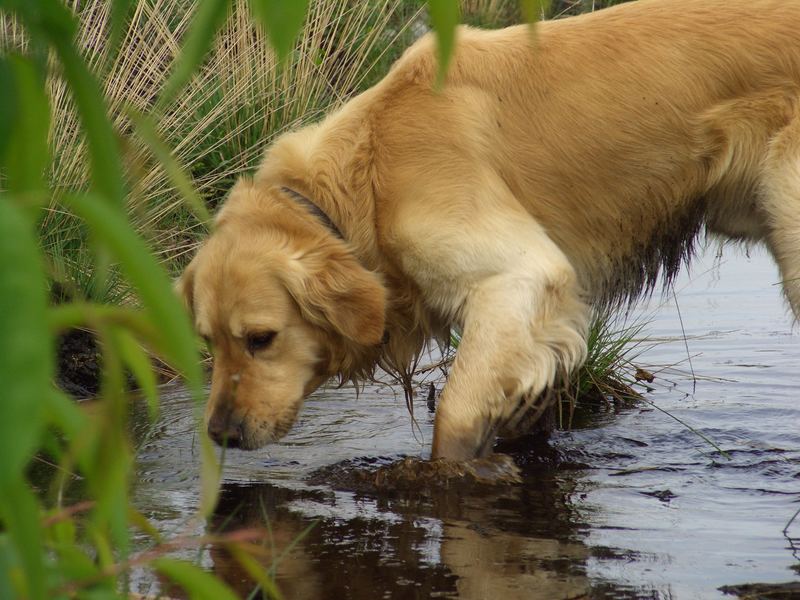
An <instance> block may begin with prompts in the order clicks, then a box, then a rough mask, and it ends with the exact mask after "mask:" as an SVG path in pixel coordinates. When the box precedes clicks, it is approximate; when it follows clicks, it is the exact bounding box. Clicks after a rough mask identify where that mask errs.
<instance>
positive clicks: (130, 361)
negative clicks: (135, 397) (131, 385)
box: [112, 328, 158, 421]
mask: <svg viewBox="0 0 800 600" xmlns="http://www.w3.org/2000/svg"><path fill="white" fill-rule="evenodd" d="M112 335H113V336H114V338H115V340H114V341H115V343H116V345H117V348H118V349H119V353H120V357H121V358H122V361H123V362H124V363H125V366H127V367H128V368H129V369H130V370H131V373H132V374H133V376H134V377H135V378H136V382H137V383H138V384H139V389H140V390H141V392H142V394H143V395H144V397H145V400H146V401H147V410H148V413H149V415H150V419H152V420H153V421H155V420H156V419H157V418H158V382H157V381H156V376H155V373H154V372H153V365H152V364H151V363H150V358H149V357H148V356H147V353H146V352H145V351H144V350H143V349H142V347H141V346H140V345H139V342H137V341H136V338H135V337H133V336H132V335H131V334H130V333H129V332H128V331H126V330H125V329H121V328H116V329H114V330H112Z"/></svg>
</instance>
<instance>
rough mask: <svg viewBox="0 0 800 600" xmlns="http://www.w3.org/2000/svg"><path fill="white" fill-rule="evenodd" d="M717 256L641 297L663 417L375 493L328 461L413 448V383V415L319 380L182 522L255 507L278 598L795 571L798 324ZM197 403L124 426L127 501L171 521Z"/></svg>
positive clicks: (763, 289) (628, 413)
mask: <svg viewBox="0 0 800 600" xmlns="http://www.w3.org/2000/svg"><path fill="white" fill-rule="evenodd" d="M712 258H713V254H709V255H707V256H706V257H701V259H700V260H699V261H698V263H697V264H696V267H695V269H694V273H696V274H699V277H698V278H697V280H696V281H695V283H694V284H693V285H689V286H688V287H687V286H686V282H687V278H684V279H682V280H681V281H679V282H678V284H677V285H676V289H677V292H678V293H677V297H678V300H679V302H680V308H681V314H682V319H679V317H678V314H677V311H676V308H675V303H674V300H671V301H670V302H667V303H665V306H662V307H660V308H659V309H658V311H657V312H655V313H652V312H650V311H646V312H648V315H649V319H650V320H651V323H650V324H649V325H648V326H647V328H646V333H647V334H648V335H652V336H654V337H657V338H659V339H663V340H668V342H667V343H665V344H661V345H658V346H656V347H655V348H653V349H652V350H651V351H650V352H649V353H648V354H646V355H645V356H644V357H642V358H640V359H639V362H641V363H643V364H645V365H676V366H673V367H670V368H666V369H661V368H653V369H652V370H654V371H655V372H656V374H657V379H656V381H655V383H654V384H653V387H654V391H653V392H652V393H650V394H648V400H649V401H650V402H652V403H653V404H654V405H655V406H657V407H658V409H664V410H666V411H668V412H669V413H670V415H671V416H669V415H667V414H665V413H663V412H661V411H660V410H658V409H656V408H654V407H653V406H651V405H648V404H646V403H645V404H641V405H639V406H635V407H631V408H627V409H624V410H614V409H613V407H609V410H608V412H607V413H602V412H596V411H595V412H593V413H591V414H589V416H588V418H586V419H584V420H582V421H581V420H576V422H575V426H574V427H573V429H572V430H571V431H567V432H559V433H557V434H556V435H554V436H553V437H552V439H551V441H550V443H549V444H547V445H545V446H544V447H539V448H536V449H531V448H525V447H517V448H508V450H510V451H513V452H515V453H516V458H517V460H518V462H519V463H520V464H521V465H522V468H523V473H524V475H525V480H524V483H523V484H521V485H515V486H505V487H501V488H492V489H482V490H480V489H471V490H463V489H444V490H442V489H439V490H435V489H425V488H421V489H417V490H414V491H413V492H412V493H408V492H405V493H401V492H399V491H397V492H394V493H392V492H381V493H378V492H375V491H374V490H369V489H362V488H359V487H358V486H356V485H353V481H352V478H350V479H348V474H352V473H356V472H357V471H358V469H362V468H369V461H362V462H350V463H342V461H348V460H349V461H352V459H354V458H355V457H372V458H373V459H375V457H380V456H386V455H389V456H391V457H394V458H395V459H396V458H397V457H398V455H401V454H404V455H410V456H424V455H425V453H426V449H427V448H428V447H429V443H430V439H431V432H432V421H431V420H430V419H429V418H428V417H427V415H426V413H425V404H424V394H423V397H422V398H421V399H420V404H419V410H418V413H417V421H418V424H419V429H417V430H414V432H412V428H411V425H410V423H409V419H408V415H407V413H406V409H405V406H404V402H403V399H402V397H396V395H395V392H394V391H393V390H392V389H391V388H388V387H374V388H368V389H366V390H364V391H363V392H362V394H361V395H360V396H359V397H358V398H356V397H355V394H354V393H353V391H352V390H351V389H342V390H325V391H323V392H322V393H321V394H319V395H317V396H315V397H314V398H312V399H311V400H310V401H309V402H308V403H307V405H306V407H305V408H304V410H303V413H302V414H301V417H300V420H299V422H298V424H297V426H296V428H295V429H294V431H293V432H292V433H291V434H290V436H289V437H288V438H287V439H286V440H284V441H283V442H282V443H280V444H276V445H273V446H271V447H269V448H267V449H265V450H263V451H259V452H251V453H245V452H241V451H229V452H228V453H227V455H226V466H225V481H226V483H225V485H224V487H223V490H222V499H221V502H220V505H219V507H218V508H217V513H216V515H215V517H214V518H213V519H212V521H211V522H209V523H207V524H205V525H203V524H200V525H199V526H198V527H197V528H196V529H195V532H196V533H203V531H204V530H216V529H218V528H221V527H223V526H224V528H227V529H231V528H237V527H242V526H248V525H257V524H258V525H264V524H266V523H267V522H268V523H269V526H270V528H271V530H272V532H273V533H272V538H273V542H274V547H273V546H270V545H269V544H267V545H266V547H265V550H264V552H263V554H262V555H261V556H260V561H261V563H262V564H263V565H264V566H265V567H268V566H271V565H273V563H275V561H276V560H277V559H278V558H280V560H279V561H278V562H277V565H276V567H275V572H276V577H277V581H278V584H279V585H280V587H281V589H282V590H283V591H284V595H285V597H286V598H289V599H293V598H298V599H302V598H336V599H337V600H338V599H339V598H357V599H358V598H370V599H372V598H383V597H386V598H428V597H440V598H499V599H500V600H513V599H516V598H533V599H536V598H542V599H551V598H584V597H585V598H672V597H675V598H720V597H722V593H721V592H719V591H718V588H719V587H720V586H722V585H725V584H739V583H745V582H755V581H760V582H765V581H767V582H781V581H788V580H792V579H794V580H797V579H798V573H797V571H795V570H792V567H793V566H795V567H796V565H797V564H798V559H797V557H796V556H794V555H793V549H792V543H794V544H795V545H798V542H800V540H798V538H800V521H798V522H796V523H795V524H794V525H793V527H792V528H790V530H789V531H788V533H787V534H784V533H783V528H784V527H785V525H786V523H787V521H788V520H789V519H790V518H791V516H792V514H794V512H795V511H797V509H798V506H800V504H798V503H799V502H800V405H798V403H797V392H796V390H797V384H798V380H797V365H798V364H800V341H798V339H797V337H796V336H792V335H790V325H791V324H790V320H789V318H788V317H787V315H786V312H785V309H784V306H783V304H782V303H781V300H780V298H779V290H778V288H777V287H776V286H774V285H773V283H774V282H775V281H777V275H776V274H775V273H774V267H772V265H771V263H770V262H769V259H768V258H767V257H766V255H754V256H753V257H752V258H750V259H748V258H746V257H735V258H732V259H731V261H730V262H729V263H728V264H723V265H722V266H721V267H719V268H717V269H716V270H714V269H712V270H710V271H707V272H706V269H707V268H708V267H710V266H711V262H712V261H711V259H712ZM704 261H705V262H704ZM718 273H719V277H717V274H718ZM681 321H682V322H681ZM682 328H683V329H684V330H685V332H686V334H687V338H688V345H689V356H691V358H692V360H691V369H690V368H689V364H688V360H687V351H686V348H685V342H684V340H683V339H682V338H681V337H680V333H681V329H682ZM691 370H694V372H695V374H696V375H697V378H696V381H693V380H692V378H691V375H690V371H691ZM193 411H194V408H193V407H192V405H191V401H190V400H189V399H188V397H187V396H186V395H185V394H184V393H183V392H182V391H181V390H179V389H176V391H175V392H174V394H167V396H166V399H165V405H164V408H163V415H164V417H163V419H162V420H161V421H160V422H159V423H158V424H157V425H156V426H155V427H149V426H148V427H145V426H142V427H143V429H142V430H141V431H139V432H138V435H139V436H140V440H141V449H140V452H139V456H138V465H139V482H138V484H137V486H136V490H135V494H134V499H133V501H134V504H135V506H137V507H138V508H139V509H140V510H142V511H143V512H144V513H145V514H146V515H147V516H149V517H150V518H152V519H153V520H154V521H155V522H157V523H158V525H159V528H161V529H162V531H164V532H168V533H171V532H175V531H184V529H182V528H185V526H186V519H187V516H188V515H190V514H192V513H193V512H194V511H195V509H196V506H197V502H198V493H197V490H198V482H197V471H198V469H197V461H198V456H197V455H198V449H197V444H196V440H195V438H194V420H193V417H192V415H193ZM673 417H674V418H673ZM675 418H677V419H680V421H681V422H682V423H685V424H688V425H690V426H691V427H692V428H693V429H694V431H692V430H690V429H688V428H687V426H686V425H684V424H682V423H679V422H678V421H676V420H675ZM698 433H700V434H702V435H703V436H705V437H706V438H710V439H711V440H713V441H714V443H716V444H717V445H719V446H720V447H721V448H722V449H723V450H725V451H726V454H727V457H728V458H725V457H724V456H723V455H721V454H720V453H718V452H717V451H716V450H714V448H713V447H711V446H710V445H709V443H708V442H706V441H704V440H703V438H701V437H700V436H699V435H697V434H698ZM330 465H338V466H337V467H334V468H333V470H330V469H329V470H328V471H323V473H325V474H326V477H327V479H326V478H325V477H322V478H320V477H319V473H320V469H321V468H323V467H326V466H330ZM337 469H338V473H339V475H341V477H338V476H335V475H336V474H337ZM314 473H317V476H315V477H314V478H312V479H309V477H311V475H312V474H314ZM311 522H316V523H317V525H316V526H315V527H314V528H313V529H312V530H311V531H310V532H309V533H308V534H307V536H305V537H304V538H303V539H301V540H299V541H298V542H297V543H296V544H295V545H294V546H292V547H291V549H290V550H289V551H288V552H285V550H286V549H287V548H289V547H290V546H291V544H292V542H293V541H294V540H296V539H297V538H298V536H299V535H300V534H301V533H302V532H303V531H304V530H305V529H306V527H307V526H308V525H309V523H311ZM793 540H794V541H793ZM284 552H285V553H284ZM187 558H194V556H187ZM203 564H204V566H206V567H208V568H209V569H211V568H213V569H215V570H216V571H218V572H219V573H222V574H223V576H224V577H225V578H226V579H227V580H228V581H229V582H230V583H231V585H233V586H234V587H235V588H236V589H237V590H238V591H239V592H240V593H241V594H242V595H243V597H246V595H247V594H249V593H250V591H251V590H252V589H253V583H252V582H251V581H249V580H248V578H247V576H246V575H245V573H244V572H243V571H242V570H241V569H239V568H238V567H236V566H235V564H234V562H233V561H232V559H231V557H230V556H227V555H226V554H225V553H224V551H222V550H221V549H214V550H213V551H212V552H211V553H210V554H209V555H207V556H204V557H203ZM143 581H144V579H143ZM142 590H143V591H152V588H149V587H147V586H146V585H144V584H143V585H142Z"/></svg>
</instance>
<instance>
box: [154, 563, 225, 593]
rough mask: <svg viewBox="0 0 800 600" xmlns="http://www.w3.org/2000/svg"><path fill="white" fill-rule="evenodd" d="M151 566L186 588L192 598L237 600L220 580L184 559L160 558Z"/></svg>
mask: <svg viewBox="0 0 800 600" xmlns="http://www.w3.org/2000/svg"><path fill="white" fill-rule="evenodd" d="M153 567H155V569H156V570H157V571H158V572H160V573H161V574H162V575H164V576H165V577H167V578H168V579H171V580H172V581H174V582H175V583H177V584H178V585H179V586H181V587H182V588H183V589H184V590H186V591H187V592H188V593H189V597H190V598H192V599H193V600H238V596H237V595H236V594H235V593H234V592H233V590H231V588H229V587H228V586H227V585H225V584H224V583H222V581H221V580H219V579H217V578H216V577H214V576H213V575H211V574H210V573H207V572H206V571H203V569H201V568H200V567H197V566H195V565H193V564H191V563H188V562H186V561H182V560H175V559H172V558H160V559H158V560H156V561H154V562H153Z"/></svg>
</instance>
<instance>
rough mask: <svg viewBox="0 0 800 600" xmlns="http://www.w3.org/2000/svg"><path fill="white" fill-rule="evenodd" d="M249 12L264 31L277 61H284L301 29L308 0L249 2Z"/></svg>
mask: <svg viewBox="0 0 800 600" xmlns="http://www.w3.org/2000/svg"><path fill="white" fill-rule="evenodd" d="M250 10H251V11H252V13H253V16H254V17H255V18H256V19H257V20H258V21H260V22H261V24H262V25H263V26H264V29H266V31H267V35H268V36H269V40H270V43H271V44H272V47H273V48H275V52H276V53H277V54H278V59H279V60H280V61H281V62H283V61H285V60H286V58H287V57H288V56H289V54H290V53H291V52H292V48H293V47H294V42H295V40H296V39H297V34H298V33H300V30H301V29H302V27H303V21H305V18H306V11H307V10H308V0H291V2H287V1H286V0H250Z"/></svg>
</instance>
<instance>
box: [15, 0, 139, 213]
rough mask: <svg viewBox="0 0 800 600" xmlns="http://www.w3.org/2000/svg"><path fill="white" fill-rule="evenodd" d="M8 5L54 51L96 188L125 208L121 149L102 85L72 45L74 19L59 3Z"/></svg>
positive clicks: (17, 2) (48, 0) (51, 0)
mask: <svg viewBox="0 0 800 600" xmlns="http://www.w3.org/2000/svg"><path fill="white" fill-rule="evenodd" d="M9 4H10V5H11V6H12V7H13V8H14V9H15V10H16V12H17V14H18V15H19V16H20V17H21V18H22V20H23V22H24V23H25V25H26V27H27V29H28V31H29V33H30V34H31V36H32V37H33V38H34V40H35V41H38V42H43V41H46V42H48V43H49V44H50V45H52V47H53V48H55V51H56V54H57V55H58V58H59V60H60V62H61V65H62V67H63V69H64V76H65V78H66V80H67V82H68V83H69V89H70V91H71V92H72V96H73V98H74V99H75V104H76V106H77V108H78V114H79V115H80V118H81V122H82V123H83V127H84V129H85V130H86V137H87V139H88V140H89V151H90V152H89V154H90V160H91V165H92V180H93V182H94V185H95V188H96V189H97V190H98V191H99V192H100V193H101V194H103V196H105V197H107V198H108V199H110V200H113V201H115V202H116V203H117V204H118V205H119V206H122V203H123V200H124V197H125V182H124V179H123V169H122V160H121V158H120V153H119V148H118V146H117V141H116V137H115V135H114V130H113V128H112V126H111V123H110V121H109V119H108V116H107V111H106V105H105V100H104V98H103V94H102V93H101V91H100V86H99V84H98V83H97V80H96V79H95V78H94V76H93V75H92V74H91V72H90V71H89V68H88V67H87V66H86V62H85V61H84V60H83V58H82V57H81V56H80V54H78V51H77V50H76V49H75V46H74V44H73V38H74V35H75V30H76V26H75V18H74V16H73V15H72V13H71V12H70V11H69V9H67V7H66V6H64V5H63V4H62V3H61V2H59V0H39V1H38V2H25V1H23V0H11V1H10V2H9Z"/></svg>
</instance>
